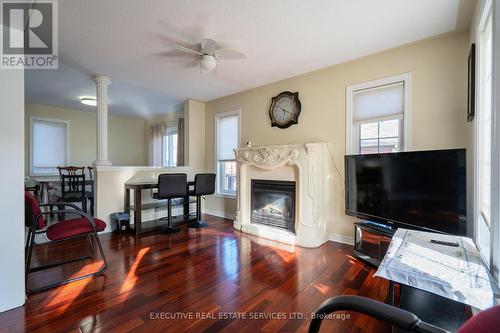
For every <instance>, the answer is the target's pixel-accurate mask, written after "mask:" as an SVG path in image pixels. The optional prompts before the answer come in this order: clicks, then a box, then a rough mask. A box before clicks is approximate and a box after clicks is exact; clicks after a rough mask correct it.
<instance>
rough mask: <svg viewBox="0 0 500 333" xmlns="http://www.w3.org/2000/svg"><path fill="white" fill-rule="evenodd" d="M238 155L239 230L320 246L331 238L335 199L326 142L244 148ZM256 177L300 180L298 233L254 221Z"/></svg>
mask: <svg viewBox="0 0 500 333" xmlns="http://www.w3.org/2000/svg"><path fill="white" fill-rule="evenodd" d="M235 155H236V160H237V161H238V171H239V172H238V185H239V186H238V198H237V199H238V211H237V212H236V220H235V221H234V228H235V229H237V230H241V231H242V232H245V233H249V234H252V235H256V236H259V237H263V238H267V239H271V240H275V241H279V242H283V243H287V244H292V245H299V246H304V247H317V246H320V245H322V244H323V243H325V242H326V241H327V231H326V224H327V221H328V220H329V217H328V216H330V217H331V216H332V214H331V210H332V206H333V202H332V200H331V188H332V186H331V177H329V176H330V163H329V162H330V155H329V151H328V146H327V144H326V143H323V142H319V143H306V144H297V145H279V146H262V147H248V148H240V149H236V150H235ZM290 178H293V179H290ZM252 179H269V180H273V179H274V180H293V181H295V182H296V183H295V189H296V214H295V216H296V220H295V233H292V232H290V231H287V230H283V229H279V228H274V227H270V226H265V225H260V224H255V223H251V221H250V214H251V180H252ZM329 214H330V215H329Z"/></svg>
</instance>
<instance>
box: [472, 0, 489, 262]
mask: <svg viewBox="0 0 500 333" xmlns="http://www.w3.org/2000/svg"><path fill="white" fill-rule="evenodd" d="M484 17H485V20H484V21H483V23H482V24H481V26H480V29H479V36H478V44H479V50H478V51H479V57H478V59H479V77H478V78H479V84H478V89H479V91H478V96H479V100H478V108H477V115H476V170H477V173H476V193H475V194H476V208H475V214H476V216H475V224H476V240H477V243H478V245H479V248H480V250H481V252H482V254H483V256H484V258H485V259H486V262H487V263H488V264H489V260H490V253H491V250H490V245H491V239H490V237H491V231H490V227H491V181H492V177H491V176H492V168H491V161H492V159H491V157H492V144H491V143H492V141H491V138H492V135H493V133H492V110H493V108H492V103H491V102H492V73H493V66H492V60H493V55H492V47H493V41H492V20H491V10H488V11H487V12H486V14H485V16H484Z"/></svg>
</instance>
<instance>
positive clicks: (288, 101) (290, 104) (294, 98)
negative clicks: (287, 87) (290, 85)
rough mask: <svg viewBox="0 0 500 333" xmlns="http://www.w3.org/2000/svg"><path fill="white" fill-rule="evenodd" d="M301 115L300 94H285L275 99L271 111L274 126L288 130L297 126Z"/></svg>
mask: <svg viewBox="0 0 500 333" xmlns="http://www.w3.org/2000/svg"><path fill="white" fill-rule="evenodd" d="M299 114H300V101H299V99H298V93H290V92H283V93H281V94H279V95H278V96H276V97H274V98H273V103H272V104H271V110H270V116H271V121H272V126H277V127H280V128H287V127H289V126H291V125H293V124H297V122H298V118H299Z"/></svg>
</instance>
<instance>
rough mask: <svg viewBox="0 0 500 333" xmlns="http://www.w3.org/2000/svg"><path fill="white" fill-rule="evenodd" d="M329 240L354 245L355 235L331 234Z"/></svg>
mask: <svg viewBox="0 0 500 333" xmlns="http://www.w3.org/2000/svg"><path fill="white" fill-rule="evenodd" d="M328 240H331V241H332V242H337V243H342V244H347V245H354V238H353V237H349V236H344V235H339V234H329V235H328Z"/></svg>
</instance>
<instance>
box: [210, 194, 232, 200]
mask: <svg viewBox="0 0 500 333" xmlns="http://www.w3.org/2000/svg"><path fill="white" fill-rule="evenodd" d="M214 196H215V197H216V198H225V199H236V194H225V193H215V194H214Z"/></svg>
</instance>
